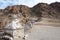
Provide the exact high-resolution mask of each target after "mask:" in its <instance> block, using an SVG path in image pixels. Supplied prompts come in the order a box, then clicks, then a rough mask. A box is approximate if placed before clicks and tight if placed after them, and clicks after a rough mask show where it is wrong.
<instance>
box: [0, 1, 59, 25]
mask: <svg viewBox="0 0 60 40" xmlns="http://www.w3.org/2000/svg"><path fill="white" fill-rule="evenodd" d="M14 14H18V15H19V17H20V18H21V20H23V21H22V22H23V23H26V22H27V21H28V20H32V19H33V21H36V20H37V21H38V20H40V19H41V18H49V19H51V18H52V19H60V2H55V3H51V4H47V3H38V4H37V5H35V6H33V7H32V8H29V7H28V6H25V5H14V6H8V7H7V8H5V9H0V26H1V25H3V24H4V25H5V24H6V22H3V21H4V20H5V19H6V18H7V17H8V18H10V19H11V18H13V15H14ZM1 19H2V20H3V21H2V20H1Z"/></svg>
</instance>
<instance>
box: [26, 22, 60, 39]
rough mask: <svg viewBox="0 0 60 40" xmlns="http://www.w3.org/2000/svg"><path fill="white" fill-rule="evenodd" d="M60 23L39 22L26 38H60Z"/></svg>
mask: <svg viewBox="0 0 60 40" xmlns="http://www.w3.org/2000/svg"><path fill="white" fill-rule="evenodd" d="M59 24H60V23H58V24H57V23H56V22H55V23H54V22H53V23H49V22H46V21H45V22H44V21H42V22H37V23H35V24H34V25H33V27H32V29H31V30H30V31H31V32H30V33H29V37H28V38H27V39H26V40H60V26H58V25H59Z"/></svg>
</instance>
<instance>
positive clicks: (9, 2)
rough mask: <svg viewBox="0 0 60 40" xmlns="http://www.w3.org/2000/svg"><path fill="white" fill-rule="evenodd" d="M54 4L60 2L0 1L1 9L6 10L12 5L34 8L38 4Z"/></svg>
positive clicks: (50, 0) (39, 0)
mask: <svg viewBox="0 0 60 40" xmlns="http://www.w3.org/2000/svg"><path fill="white" fill-rule="evenodd" d="M41 2H43V3H48V4H50V3H52V2H60V0H0V9H4V8H6V7H7V6H12V5H27V6H29V7H33V6H34V5H36V4H37V3H41Z"/></svg>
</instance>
